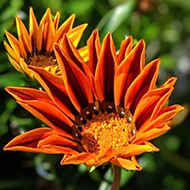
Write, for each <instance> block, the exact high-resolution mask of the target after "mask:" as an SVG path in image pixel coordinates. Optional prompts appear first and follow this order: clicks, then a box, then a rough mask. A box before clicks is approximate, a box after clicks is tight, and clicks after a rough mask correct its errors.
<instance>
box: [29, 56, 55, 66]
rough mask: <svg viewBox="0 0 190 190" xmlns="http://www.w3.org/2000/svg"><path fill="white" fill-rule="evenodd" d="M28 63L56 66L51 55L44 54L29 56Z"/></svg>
mask: <svg viewBox="0 0 190 190" xmlns="http://www.w3.org/2000/svg"><path fill="white" fill-rule="evenodd" d="M28 65H33V66H37V67H43V68H46V67H49V66H54V67H55V66H57V61H56V59H54V58H53V57H52V56H45V55H34V56H32V57H29V60H28Z"/></svg>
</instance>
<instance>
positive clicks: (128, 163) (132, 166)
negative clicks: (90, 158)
mask: <svg viewBox="0 0 190 190" xmlns="http://www.w3.org/2000/svg"><path fill="white" fill-rule="evenodd" d="M110 162H111V163H112V164H115V165H117V166H119V167H121V168H124V169H126V170H139V171H140V170H141V169H142V167H141V166H140V165H139V164H138V162H137V161H136V159H135V157H132V158H131V160H130V159H123V158H119V157H118V158H115V159H112V160H111V161H110Z"/></svg>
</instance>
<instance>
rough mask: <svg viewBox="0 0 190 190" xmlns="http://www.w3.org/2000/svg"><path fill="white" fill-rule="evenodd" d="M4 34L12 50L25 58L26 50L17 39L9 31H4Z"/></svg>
mask: <svg viewBox="0 0 190 190" xmlns="http://www.w3.org/2000/svg"><path fill="white" fill-rule="evenodd" d="M5 34H6V36H7V39H8V41H9V43H10V45H11V47H12V48H13V50H14V51H15V53H16V54H17V55H21V56H22V57H23V58H27V53H26V50H25V49H24V47H23V44H22V43H21V42H20V41H18V40H17V39H16V38H15V37H14V36H13V35H12V34H10V33H9V32H7V31H5Z"/></svg>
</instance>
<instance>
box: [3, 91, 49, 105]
mask: <svg viewBox="0 0 190 190" xmlns="http://www.w3.org/2000/svg"><path fill="white" fill-rule="evenodd" d="M5 90H6V91H7V92H8V93H10V94H11V95H12V96H13V97H14V98H15V99H16V100H18V101H21V100H39V101H40V100H42V101H47V102H51V99H50V98H49V96H48V95H47V93H46V92H44V91H40V90H36V89H33V88H26V87H6V88H5Z"/></svg>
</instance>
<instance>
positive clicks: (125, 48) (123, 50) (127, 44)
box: [118, 36, 133, 64]
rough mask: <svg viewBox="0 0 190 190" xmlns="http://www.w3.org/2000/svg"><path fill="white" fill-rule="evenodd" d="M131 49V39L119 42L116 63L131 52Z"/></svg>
mask: <svg viewBox="0 0 190 190" xmlns="http://www.w3.org/2000/svg"><path fill="white" fill-rule="evenodd" d="M132 47H133V37H132V36H128V38H126V39H125V40H123V41H122V42H121V47H120V51H119V55H118V63H119V64H120V63H121V62H122V61H123V60H124V59H125V57H126V56H127V55H128V54H129V53H130V52H131V50H132Z"/></svg>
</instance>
